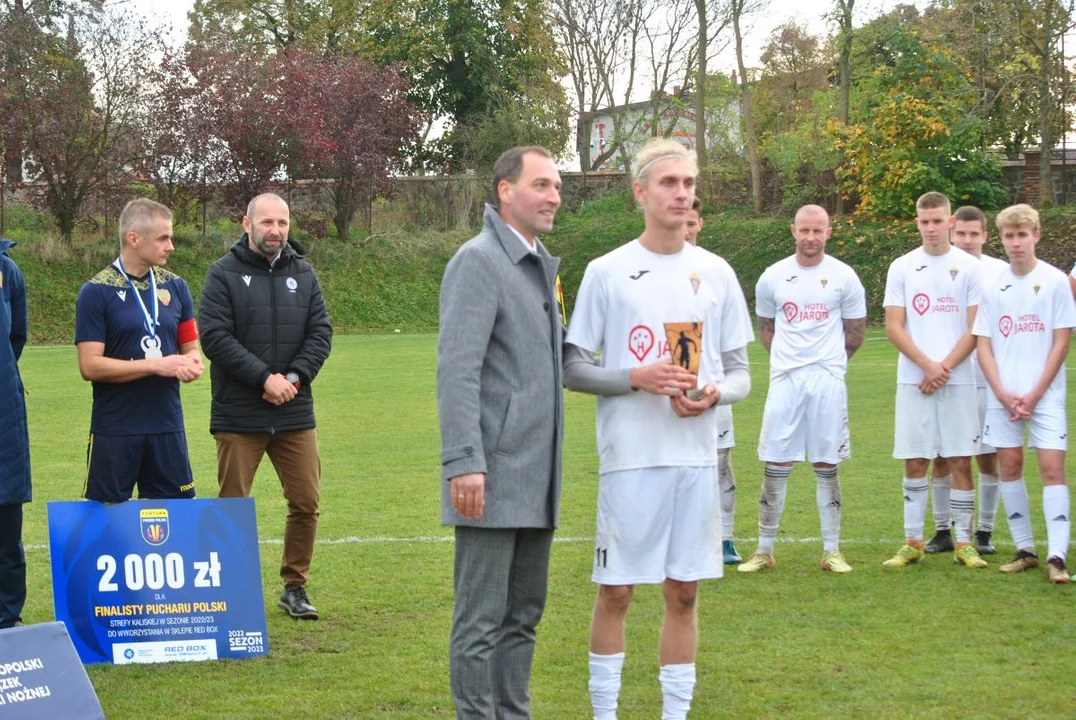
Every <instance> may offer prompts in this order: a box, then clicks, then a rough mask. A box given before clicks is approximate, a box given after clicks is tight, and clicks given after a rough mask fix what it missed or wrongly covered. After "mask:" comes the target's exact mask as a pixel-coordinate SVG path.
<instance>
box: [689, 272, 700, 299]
mask: <svg viewBox="0 0 1076 720" xmlns="http://www.w3.org/2000/svg"><path fill="white" fill-rule="evenodd" d="M688 280H690V281H691V289H692V290H694V291H695V294H696V295H698V294H699V285H702V278H701V277H699V274H698V273H691V275H689V276H688Z"/></svg>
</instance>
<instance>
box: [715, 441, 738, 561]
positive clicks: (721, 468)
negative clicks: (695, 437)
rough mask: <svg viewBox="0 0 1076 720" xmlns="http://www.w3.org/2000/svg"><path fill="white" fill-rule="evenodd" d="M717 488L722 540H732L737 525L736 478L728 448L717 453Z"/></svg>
mask: <svg viewBox="0 0 1076 720" xmlns="http://www.w3.org/2000/svg"><path fill="white" fill-rule="evenodd" d="M717 487H718V490H719V491H720V492H721V539H722V540H731V539H732V532H733V526H734V525H735V524H736V476H735V475H733V473H732V457H731V456H730V455H729V449H728V448H725V449H724V450H718V451H717Z"/></svg>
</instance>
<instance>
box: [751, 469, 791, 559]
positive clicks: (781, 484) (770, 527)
mask: <svg viewBox="0 0 1076 720" xmlns="http://www.w3.org/2000/svg"><path fill="white" fill-rule="evenodd" d="M791 474H792V466H791V465H788V466H785V465H770V464H769V463H767V464H766V469H765V470H764V471H763V475H762V493H761V494H760V495H759V498H758V552H759V554H761V555H773V543H774V541H775V540H776V539H777V528H778V526H779V525H780V524H781V513H783V512H784V511H785V495H787V494H788V476H789V475H791Z"/></svg>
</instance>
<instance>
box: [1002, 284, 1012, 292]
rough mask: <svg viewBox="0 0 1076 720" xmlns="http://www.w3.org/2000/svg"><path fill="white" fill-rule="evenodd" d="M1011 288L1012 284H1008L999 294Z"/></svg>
mask: <svg viewBox="0 0 1076 720" xmlns="http://www.w3.org/2000/svg"><path fill="white" fill-rule="evenodd" d="M1011 287H1012V283H1010V284H1008V285H1006V286H1005V287H1003V288H1001V292H1005V291H1006V290H1008V289H1009V288H1011Z"/></svg>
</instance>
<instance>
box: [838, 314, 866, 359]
mask: <svg viewBox="0 0 1076 720" xmlns="http://www.w3.org/2000/svg"><path fill="white" fill-rule="evenodd" d="M866 332H867V318H855V319H853V320H845V321H844V351H845V352H846V353H848V357H849V358H851V357H852V356H853V355H854V354H855V352H856V350H859V347H860V346H861V345H862V344H863V336H864V335H865V334H866Z"/></svg>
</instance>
